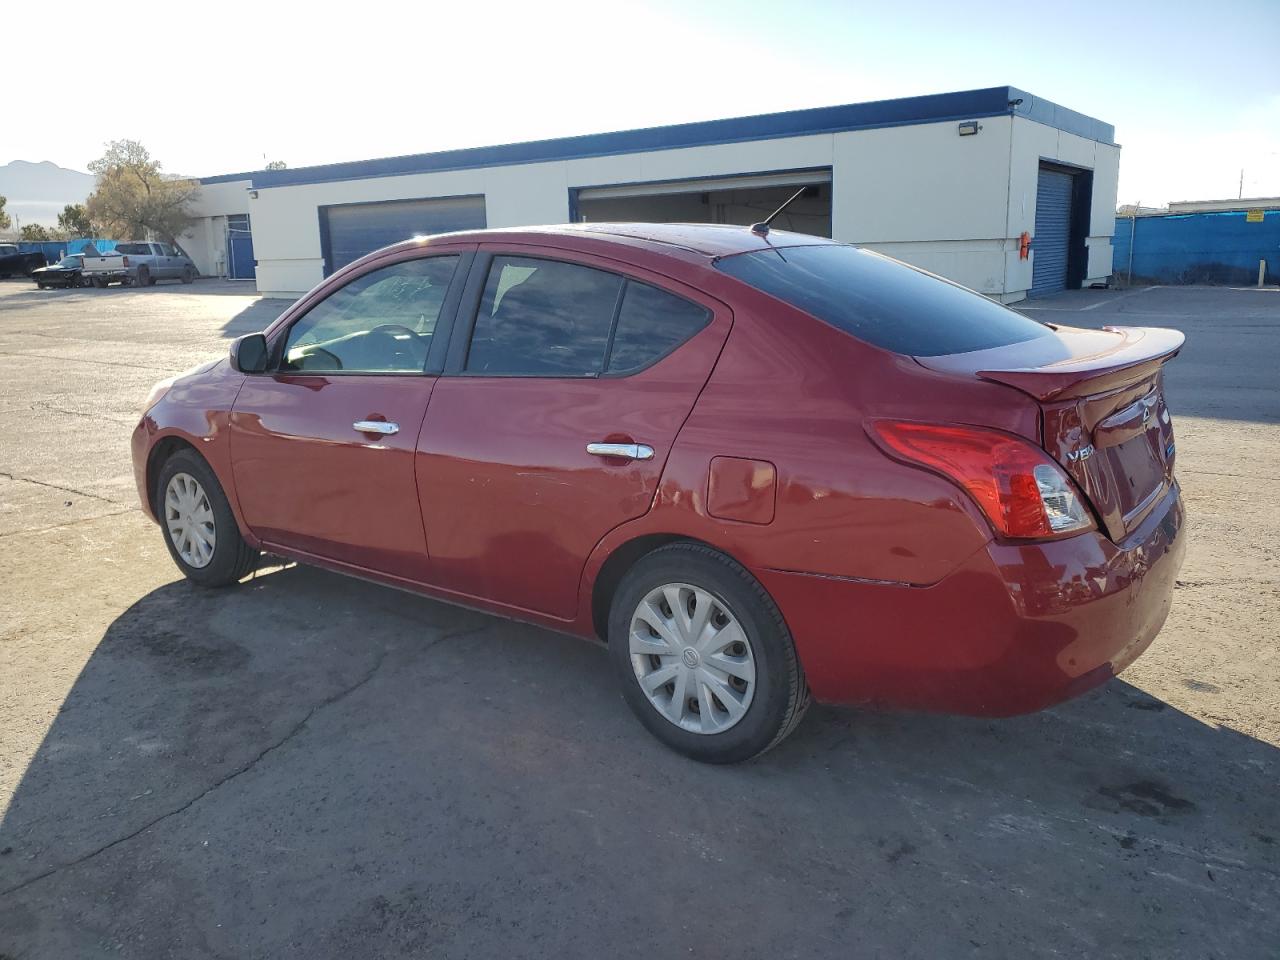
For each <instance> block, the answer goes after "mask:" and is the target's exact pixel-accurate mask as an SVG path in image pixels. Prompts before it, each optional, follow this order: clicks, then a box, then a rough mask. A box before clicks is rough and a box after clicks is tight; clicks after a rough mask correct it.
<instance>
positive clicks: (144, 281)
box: [133, 267, 155, 287]
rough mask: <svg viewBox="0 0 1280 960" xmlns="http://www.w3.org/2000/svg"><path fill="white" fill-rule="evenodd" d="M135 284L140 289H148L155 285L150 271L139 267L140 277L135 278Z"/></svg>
mask: <svg viewBox="0 0 1280 960" xmlns="http://www.w3.org/2000/svg"><path fill="white" fill-rule="evenodd" d="M133 283H134V285H135V286H138V287H146V286H149V285H151V284H153V283H155V281H154V280H153V279H151V271H150V270H148V269H147V268H146V267H139V268H138V276H137V277H136V278H134V281H133Z"/></svg>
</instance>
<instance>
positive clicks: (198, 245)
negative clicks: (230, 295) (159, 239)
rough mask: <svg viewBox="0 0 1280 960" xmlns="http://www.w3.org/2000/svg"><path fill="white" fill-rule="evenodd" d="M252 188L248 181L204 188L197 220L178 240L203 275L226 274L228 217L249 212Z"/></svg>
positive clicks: (196, 207)
mask: <svg viewBox="0 0 1280 960" xmlns="http://www.w3.org/2000/svg"><path fill="white" fill-rule="evenodd" d="M251 185H252V184H251V183H250V181H248V180H233V181H228V182H227V183H206V184H202V185H201V187H200V193H199V195H198V196H197V198H196V202H195V204H194V205H193V207H192V213H193V214H194V215H195V216H196V217H197V218H198V219H197V220H196V222H195V223H194V224H193V225H192V228H191V229H190V230H189V231H187V232H186V233H184V234H183V235H182V236H181V237H179V238H178V246H180V247H182V249H183V250H185V251H186V252H187V256H189V257H190V258H191V259H192V261H193V262H194V263H195V265H196V269H197V270H199V271H200V275H201V276H205V277H225V276H226V275H227V216H228V215H231V214H239V213H248V212H249V188H250V186H251Z"/></svg>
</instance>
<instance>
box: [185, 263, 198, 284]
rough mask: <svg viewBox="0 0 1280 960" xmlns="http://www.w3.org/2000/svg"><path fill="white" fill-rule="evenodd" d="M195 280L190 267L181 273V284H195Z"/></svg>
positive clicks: (194, 273) (194, 274) (193, 272)
mask: <svg viewBox="0 0 1280 960" xmlns="http://www.w3.org/2000/svg"><path fill="white" fill-rule="evenodd" d="M195 279H196V272H195V271H194V270H192V269H191V268H190V267H186V268H185V269H184V270H183V271H182V282H183V283H194V282H195Z"/></svg>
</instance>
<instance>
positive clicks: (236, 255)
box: [227, 213, 258, 280]
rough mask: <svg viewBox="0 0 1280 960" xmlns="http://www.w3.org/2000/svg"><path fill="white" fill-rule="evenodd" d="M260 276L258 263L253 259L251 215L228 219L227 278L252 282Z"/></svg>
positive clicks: (238, 215)
mask: <svg viewBox="0 0 1280 960" xmlns="http://www.w3.org/2000/svg"><path fill="white" fill-rule="evenodd" d="M257 275H258V262H257V261H256V260H254V258H253V231H252V230H251V229H250V228H249V215H248V214H247V213H238V214H234V215H232V216H229V217H227V276H228V277H229V278H231V279H232V280H252V279H253V278H254V277H256V276H257Z"/></svg>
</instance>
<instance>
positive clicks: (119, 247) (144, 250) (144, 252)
mask: <svg viewBox="0 0 1280 960" xmlns="http://www.w3.org/2000/svg"><path fill="white" fill-rule="evenodd" d="M115 252H116V253H123V254H126V255H130V256H135V257H145V256H149V255H150V253H151V247H150V246H149V245H148V244H145V243H117V244H116V249H115Z"/></svg>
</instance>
